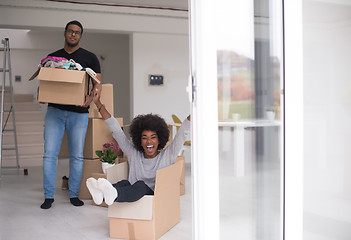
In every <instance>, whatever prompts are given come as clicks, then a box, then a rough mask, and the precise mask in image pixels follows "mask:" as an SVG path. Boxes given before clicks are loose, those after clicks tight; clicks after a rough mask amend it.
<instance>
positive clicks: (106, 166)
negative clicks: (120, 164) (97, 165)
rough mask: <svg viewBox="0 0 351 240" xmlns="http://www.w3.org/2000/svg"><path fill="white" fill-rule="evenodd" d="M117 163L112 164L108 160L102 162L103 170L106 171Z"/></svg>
mask: <svg viewBox="0 0 351 240" xmlns="http://www.w3.org/2000/svg"><path fill="white" fill-rule="evenodd" d="M114 165H115V164H114V163H113V164H110V163H107V162H102V165H101V166H102V172H103V173H106V169H107V168H109V167H112V166H114Z"/></svg>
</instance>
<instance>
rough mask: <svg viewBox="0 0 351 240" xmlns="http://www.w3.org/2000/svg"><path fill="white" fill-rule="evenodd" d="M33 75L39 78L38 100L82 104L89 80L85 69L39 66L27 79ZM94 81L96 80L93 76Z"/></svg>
mask: <svg viewBox="0 0 351 240" xmlns="http://www.w3.org/2000/svg"><path fill="white" fill-rule="evenodd" d="M35 77H36V78H37V79H38V80H39V91H38V101H39V102H44V103H58V104H70V105H83V104H84V102H85V94H86V93H88V81H89V74H88V73H87V72H86V71H78V70H66V69H59V68H46V67H41V68H39V69H38V70H37V71H36V72H35V73H34V74H33V75H32V77H31V78H30V79H29V80H33V79H34V78H35ZM94 81H98V80H97V79H96V78H95V80H94Z"/></svg>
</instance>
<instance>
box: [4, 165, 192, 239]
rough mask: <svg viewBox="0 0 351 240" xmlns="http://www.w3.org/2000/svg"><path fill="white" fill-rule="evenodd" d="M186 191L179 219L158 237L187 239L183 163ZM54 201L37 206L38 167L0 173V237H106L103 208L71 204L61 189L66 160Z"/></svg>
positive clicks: (187, 198) (40, 197)
mask: <svg viewBox="0 0 351 240" xmlns="http://www.w3.org/2000/svg"><path fill="white" fill-rule="evenodd" d="M186 165H187V167H186V185H187V186H186V194H185V195H183V196H181V221H180V222H179V223H178V224H177V225H176V226H175V227H174V228H173V229H171V230H170V231H169V232H167V233H166V234H165V235H164V236H163V237H162V238H160V239H167V240H180V239H182V240H186V239H191V234H192V232H191V231H192V226H191V224H192V217H191V216H192V213H191V194H190V187H189V186H190V177H189V176H190V167H189V166H188V164H186ZM58 166H59V167H58V173H57V183H56V194H55V202H54V204H53V206H52V207H51V208H50V209H48V210H43V209H41V208H40V204H41V203H42V201H43V189H42V168H41V167H31V168H29V169H28V172H29V174H28V175H27V176H25V175H23V173H22V172H21V173H20V174H9V171H7V172H8V174H6V173H5V174H3V175H2V179H1V182H0V240H24V239H25V240H42V239H45V240H46V239H50V240H83V239H84V240H106V239H109V225H108V217H107V208H104V207H97V206H93V205H92V202H91V200H84V203H85V204H84V206H82V207H74V206H73V205H71V204H70V202H69V197H68V192H67V191H65V190H61V178H62V176H64V175H68V173H67V172H66V169H68V168H67V166H68V160H65V159H62V160H60V161H59V165H58Z"/></svg>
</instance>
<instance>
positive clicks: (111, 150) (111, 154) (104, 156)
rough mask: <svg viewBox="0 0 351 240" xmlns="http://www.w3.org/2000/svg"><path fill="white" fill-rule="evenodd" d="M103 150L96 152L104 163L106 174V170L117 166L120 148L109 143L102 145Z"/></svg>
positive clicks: (103, 169) (103, 167) (103, 168)
mask: <svg viewBox="0 0 351 240" xmlns="http://www.w3.org/2000/svg"><path fill="white" fill-rule="evenodd" d="M102 147H103V149H102V150H97V151H95V153H96V155H97V156H98V157H99V158H100V161H101V162H102V171H103V172H104V173H106V168H108V167H111V166H113V165H115V163H116V159H117V157H118V155H117V152H118V151H119V146H116V145H115V144H114V143H113V142H110V143H109V142H107V143H104V144H103V145H102Z"/></svg>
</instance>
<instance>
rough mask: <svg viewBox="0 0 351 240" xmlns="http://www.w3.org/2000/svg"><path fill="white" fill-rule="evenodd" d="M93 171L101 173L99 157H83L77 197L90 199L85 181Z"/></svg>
mask: <svg viewBox="0 0 351 240" xmlns="http://www.w3.org/2000/svg"><path fill="white" fill-rule="evenodd" d="M93 173H102V167H101V162H100V160H99V159H84V164H83V174H82V180H81V182H80V186H79V198H80V199H91V195H90V192H89V190H88V188H87V185H86V181H87V179H88V178H90V177H91V176H92V174H93Z"/></svg>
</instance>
